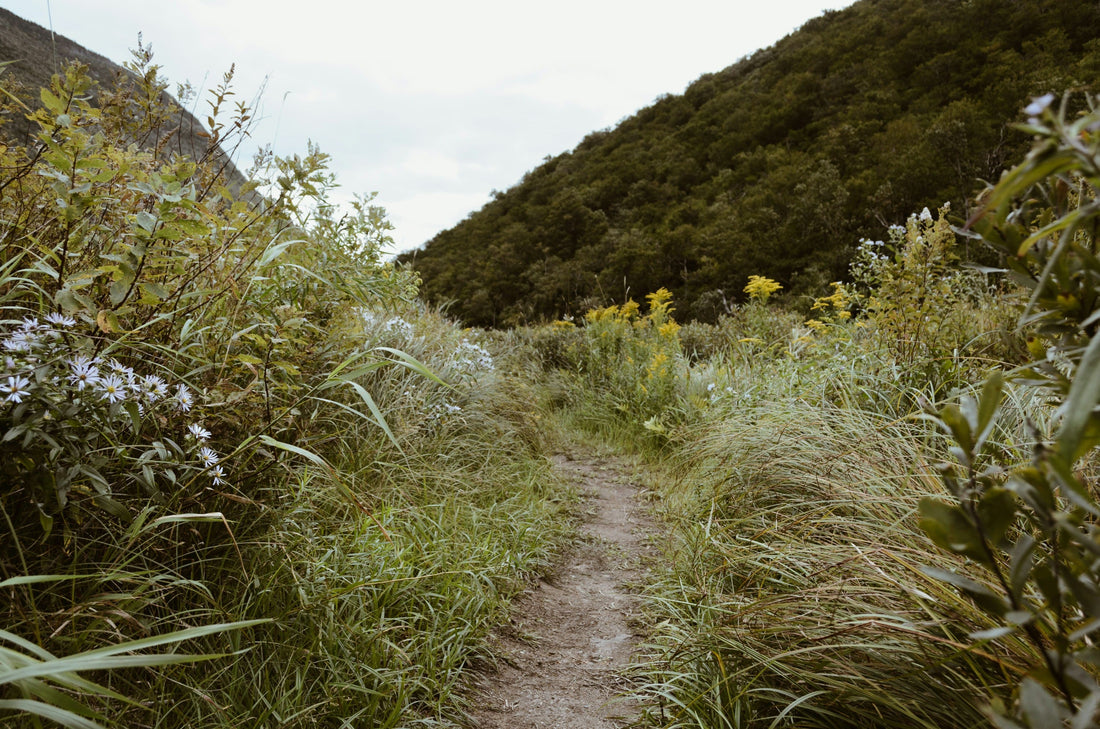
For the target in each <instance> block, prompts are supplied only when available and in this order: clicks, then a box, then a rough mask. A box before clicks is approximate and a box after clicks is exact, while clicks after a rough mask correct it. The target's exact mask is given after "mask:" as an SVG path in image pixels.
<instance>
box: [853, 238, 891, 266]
mask: <svg viewBox="0 0 1100 729" xmlns="http://www.w3.org/2000/svg"><path fill="white" fill-rule="evenodd" d="M885 246H886V243H884V242H883V241H881V240H871V239H870V238H860V239H859V249H858V251H857V255H859V256H861V257H864V258H867V259H868V260H871V261H880V260H886V258H887V255H886V254H885V253H884V252H883V251H882V249H883V248H884V247H885Z"/></svg>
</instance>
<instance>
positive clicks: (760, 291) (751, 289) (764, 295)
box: [743, 276, 783, 304]
mask: <svg viewBox="0 0 1100 729" xmlns="http://www.w3.org/2000/svg"><path fill="white" fill-rule="evenodd" d="M781 288H783V285H782V284H780V283H779V282H778V281H773V280H772V279H770V278H767V277H765V276H749V282H748V284H746V285H745V288H744V289H743V290H744V292H745V293H746V294H748V295H749V298H750V299H752V300H753V301H758V302H760V303H761V304H763V303H764V302H766V301H767V300H768V297H769V296H771V295H772V294H774V293H775V292H776V291H778V290H779V289H781Z"/></svg>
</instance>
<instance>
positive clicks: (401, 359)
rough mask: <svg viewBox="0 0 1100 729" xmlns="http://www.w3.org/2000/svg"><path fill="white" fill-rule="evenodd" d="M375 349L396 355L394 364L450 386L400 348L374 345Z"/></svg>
mask: <svg viewBox="0 0 1100 729" xmlns="http://www.w3.org/2000/svg"><path fill="white" fill-rule="evenodd" d="M375 349H376V350H378V351H382V352H389V353H390V354H392V355H393V356H395V357H397V361H396V362H395V363H396V364H399V365H401V366H402V367H406V368H408V369H410V370H412V371H413V372H417V373H419V374H421V375H424V376H425V377H427V378H428V379H429V380H431V381H432V382H436V383H438V384H440V385H444V386H446V387H450V385H447V383H446V382H444V381H443V380H441V379H439V376H438V375H437V374H435V373H434V372H432V371H431V370H430V369H428V367H427V365H425V364H423V363H422V362H421V361H420V360H418V359H417V358H416V357H413V356H412V355H410V354H405V353H404V352H402V351H401V350H400V349H392V348H391V347H375Z"/></svg>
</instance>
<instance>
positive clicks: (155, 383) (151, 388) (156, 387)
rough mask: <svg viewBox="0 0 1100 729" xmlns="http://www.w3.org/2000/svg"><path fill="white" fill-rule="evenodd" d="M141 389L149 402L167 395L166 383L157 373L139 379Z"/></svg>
mask: <svg viewBox="0 0 1100 729" xmlns="http://www.w3.org/2000/svg"><path fill="white" fill-rule="evenodd" d="M141 391H142V393H144V395H145V398H146V399H147V400H148V401H149V402H156V401H157V400H161V399H163V398H165V397H168V383H167V382H165V381H164V380H163V379H161V378H160V377H158V376H157V375H146V376H145V377H143V378H142V379H141Z"/></svg>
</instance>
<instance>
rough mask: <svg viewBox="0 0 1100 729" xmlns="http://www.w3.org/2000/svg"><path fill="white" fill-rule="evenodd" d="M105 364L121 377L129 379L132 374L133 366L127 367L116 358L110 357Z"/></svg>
mask: <svg viewBox="0 0 1100 729" xmlns="http://www.w3.org/2000/svg"><path fill="white" fill-rule="evenodd" d="M107 366H108V367H109V368H110V369H111V372H114V373H115V374H116V375H118V376H119V377H121V378H123V379H131V378H132V377H133V376H134V370H133V368H130V367H127V366H126V365H124V364H122V363H121V362H119V361H118V360H117V359H112V360H110V361H108V362H107Z"/></svg>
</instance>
